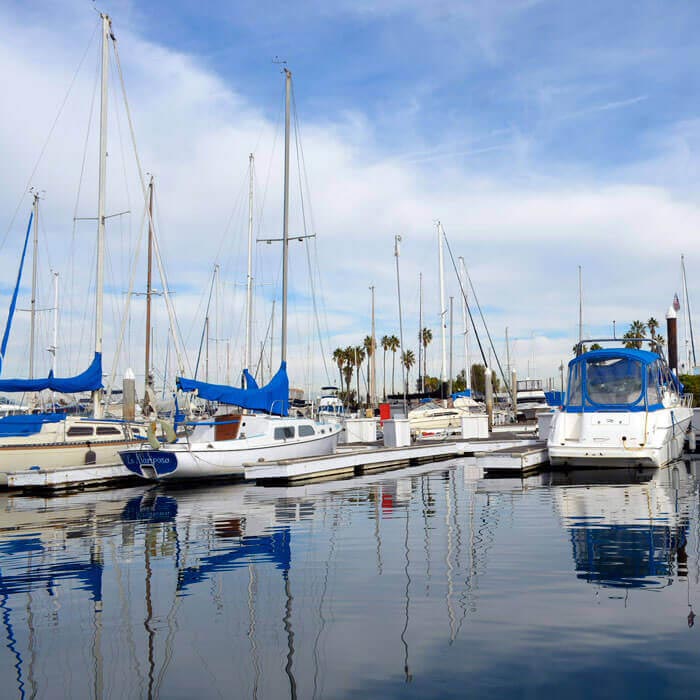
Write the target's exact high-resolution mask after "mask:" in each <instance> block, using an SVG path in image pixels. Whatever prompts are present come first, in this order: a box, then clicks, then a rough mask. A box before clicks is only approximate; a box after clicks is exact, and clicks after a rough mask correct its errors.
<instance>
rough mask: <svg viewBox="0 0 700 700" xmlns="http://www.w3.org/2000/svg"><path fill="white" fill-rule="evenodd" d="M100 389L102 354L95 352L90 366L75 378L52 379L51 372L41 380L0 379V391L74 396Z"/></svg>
mask: <svg viewBox="0 0 700 700" xmlns="http://www.w3.org/2000/svg"><path fill="white" fill-rule="evenodd" d="M101 388H102V353H100V352H96V353H95V357H94V358H93V359H92V363H91V364H90V366H89V367H88V368H87V369H86V370H85V371H84V372H83V373H82V374H78V375H77V376H75V377H66V378H60V377H54V376H53V370H52V371H51V372H49V376H48V377H46V378H42V379H0V391H43V390H44V389H51V391H60V392H61V393H63V394H74V393H77V392H79V391H94V390H96V389H101Z"/></svg>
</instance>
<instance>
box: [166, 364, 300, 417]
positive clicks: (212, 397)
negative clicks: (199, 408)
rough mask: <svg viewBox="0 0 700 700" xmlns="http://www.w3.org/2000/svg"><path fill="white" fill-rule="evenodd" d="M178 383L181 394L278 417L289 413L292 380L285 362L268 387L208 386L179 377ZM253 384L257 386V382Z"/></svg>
mask: <svg viewBox="0 0 700 700" xmlns="http://www.w3.org/2000/svg"><path fill="white" fill-rule="evenodd" d="M248 376H249V375H248ZM250 379H252V377H250ZM176 381H177V386H178V388H179V389H181V390H182V391H196V392H197V395H198V396H199V397H200V398H202V399H206V400H207V401H218V402H219V403H225V404H230V405H232V406H240V407H241V408H248V409H250V410H251V411H265V412H266V413H274V414H276V415H279V416H286V415H287V414H288V412H289V378H288V377H287V363H286V362H283V363H282V364H281V365H280V368H279V369H278V370H277V373H276V374H275V376H274V377H272V379H271V380H270V381H269V382H268V383H267V384H266V385H265V386H262V387H257V385H256V387H257V388H255V389H253V388H251V389H239V388H238V387H235V386H228V385H227V384H209V383H208V382H200V381H197V380H196V379H187V378H186V377H177V379H176ZM252 383H253V384H255V380H253V382H252ZM251 386H252V385H251Z"/></svg>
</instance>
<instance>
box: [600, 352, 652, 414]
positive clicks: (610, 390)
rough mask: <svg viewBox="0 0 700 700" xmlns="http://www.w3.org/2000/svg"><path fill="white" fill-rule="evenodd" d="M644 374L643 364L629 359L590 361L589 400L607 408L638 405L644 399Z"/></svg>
mask: <svg viewBox="0 0 700 700" xmlns="http://www.w3.org/2000/svg"><path fill="white" fill-rule="evenodd" d="M642 372H643V365H642V363H641V362H639V360H632V359H630V358H628V357H625V358H612V359H609V360H589V361H588V363H587V365H586V394H587V395H588V399H589V400H590V401H591V403H595V404H602V405H606V406H611V405H613V406H624V405H629V404H633V403H637V402H638V401H639V399H640V398H641V397H642V377H643V374H642Z"/></svg>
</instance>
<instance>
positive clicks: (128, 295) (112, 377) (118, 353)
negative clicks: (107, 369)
mask: <svg viewBox="0 0 700 700" xmlns="http://www.w3.org/2000/svg"><path fill="white" fill-rule="evenodd" d="M145 220H146V211H145V210H144V212H143V214H142V216H141V223H140V224H139V230H140V233H139V238H138V241H137V244H136V253H135V255H134V262H133V264H132V267H131V279H130V280H129V289H128V291H127V293H126V305H125V307H124V315H123V316H122V322H121V328H120V329H119V339H118V340H117V348H116V350H115V352H114V359H113V360H112V372H111V373H110V375H109V383H108V385H107V399H106V403H107V404H108V405H109V402H110V400H111V398H112V389H113V388H114V386H115V381H116V376H117V366H118V364H119V359H120V356H121V352H122V347H123V345H124V337H125V335H126V325H127V323H128V322H129V320H130V314H129V311H130V310H131V299H132V297H133V292H134V284H135V280H136V268H137V266H138V262H139V257H140V254H141V242H142V241H143V237H144V232H145V230H146V227H145V226H144V221H145Z"/></svg>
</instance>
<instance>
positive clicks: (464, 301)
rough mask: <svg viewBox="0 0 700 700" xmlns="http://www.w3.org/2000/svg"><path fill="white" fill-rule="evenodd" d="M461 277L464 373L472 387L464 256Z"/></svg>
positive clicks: (460, 268) (460, 262)
mask: <svg viewBox="0 0 700 700" xmlns="http://www.w3.org/2000/svg"><path fill="white" fill-rule="evenodd" d="M459 279H460V282H461V283H462V292H463V293H462V323H463V325H464V363H465V365H466V366H465V368H464V374H465V377H464V379H465V381H466V388H467V389H471V386H472V377H471V374H472V368H471V362H470V360H471V358H470V357H469V318H468V314H467V293H468V292H467V269H466V268H465V266H464V258H463V257H461V256H460V258H459Z"/></svg>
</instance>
